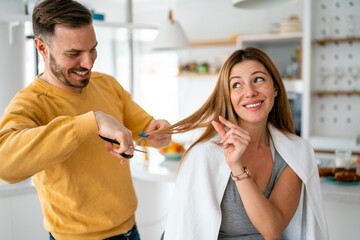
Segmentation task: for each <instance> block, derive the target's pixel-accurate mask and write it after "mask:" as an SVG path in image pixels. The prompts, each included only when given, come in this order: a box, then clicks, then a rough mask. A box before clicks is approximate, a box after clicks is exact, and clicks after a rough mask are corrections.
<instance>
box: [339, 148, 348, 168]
mask: <svg viewBox="0 0 360 240" xmlns="http://www.w3.org/2000/svg"><path fill="white" fill-rule="evenodd" d="M351 153H352V152H351V150H349V149H336V150H335V166H336V167H343V168H348V167H350V166H351V164H352V160H351Z"/></svg>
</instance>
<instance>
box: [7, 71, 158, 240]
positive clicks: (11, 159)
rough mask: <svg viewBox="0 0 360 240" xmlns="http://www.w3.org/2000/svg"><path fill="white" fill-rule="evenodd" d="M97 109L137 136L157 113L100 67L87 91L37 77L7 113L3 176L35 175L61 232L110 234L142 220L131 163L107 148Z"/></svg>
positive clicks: (50, 223)
mask: <svg viewBox="0 0 360 240" xmlns="http://www.w3.org/2000/svg"><path fill="white" fill-rule="evenodd" d="M93 111H103V112H105V113H107V114H110V115H112V116H113V117H115V118H116V119H117V120H118V121H120V122H121V123H122V124H124V126H126V127H127V128H128V129H130V130H131V131H132V133H133V137H134V138H136V136H137V134H138V133H140V132H143V131H145V130H146V129H147V127H148V125H149V123H150V121H151V120H152V119H153V118H152V117H151V116H149V115H148V114H147V113H146V112H145V111H144V110H142V109H141V108H140V107H139V106H138V105H137V104H136V103H135V102H133V101H132V100H131V96H130V94H129V93H128V92H126V91H125V90H124V89H123V88H122V87H121V86H120V84H118V82H117V81H116V80H115V79H114V78H112V77H111V76H108V75H105V74H100V73H96V72H93V73H92V75H91V79H90V83H89V84H88V86H87V87H85V88H84V89H83V90H82V92H81V93H80V94H78V93H72V92H68V91H64V90H62V89H59V88H56V87H54V86H52V85H49V84H48V83H46V82H44V81H42V80H41V79H39V78H38V77H37V78H36V79H35V80H34V82H33V83H32V84H30V85H29V86H28V87H26V88H25V89H23V90H21V91H20V92H19V93H18V94H17V95H16V96H15V97H14V99H13V100H12V101H11V103H10V104H9V106H8V107H7V109H6V110H5V113H4V116H3V117H2V118H1V120H0V178H1V179H3V180H5V181H7V182H9V183H16V182H19V181H22V180H25V179H27V178H29V177H31V176H32V178H33V181H34V183H35V186H36V188H37V190H38V194H39V198H40V202H41V206H42V211H43V214H44V218H45V222H44V224H45V228H46V229H47V230H48V231H50V232H52V233H53V235H54V237H55V238H56V239H60V240H61V239H81V240H85V239H103V238H106V237H110V236H113V235H117V234H121V233H125V232H127V231H128V230H130V229H131V227H132V226H133V225H134V223H135V217H134V213H135V209H136V207H137V199H136V194H135V191H134V187H133V183H132V179H131V174H130V167H129V163H128V162H127V163H126V164H124V165H121V164H120V163H119V159H118V158H115V157H114V156H112V155H111V154H110V153H108V152H107V151H106V149H105V145H104V141H103V140H102V139H100V138H99V136H98V127H97V124H96V120H95V117H94V113H93Z"/></svg>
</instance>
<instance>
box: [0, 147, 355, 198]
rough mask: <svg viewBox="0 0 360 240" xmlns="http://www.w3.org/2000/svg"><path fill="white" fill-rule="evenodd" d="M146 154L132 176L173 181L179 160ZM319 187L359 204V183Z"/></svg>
mask: <svg viewBox="0 0 360 240" xmlns="http://www.w3.org/2000/svg"><path fill="white" fill-rule="evenodd" d="M148 156H149V159H150V160H146V161H144V160H143V159H142V157H143V155H142V154H140V153H135V156H134V158H133V159H131V160H130V167H131V174H132V177H133V178H136V179H139V180H143V181H149V182H155V183H156V182H174V181H175V176H176V171H177V168H178V165H179V163H180V161H178V160H165V158H164V157H163V156H162V155H161V154H160V153H159V152H158V151H157V150H156V149H150V148H148ZM321 188H322V193H323V196H324V200H329V201H337V202H348V203H356V204H360V184H356V185H338V184H331V183H328V182H324V181H322V182H321ZM34 192H36V188H35V186H34V184H33V183H32V181H31V179H28V180H25V181H23V182H20V183H17V184H7V183H5V182H0V198H2V197H9V196H14V195H19V194H27V193H34Z"/></svg>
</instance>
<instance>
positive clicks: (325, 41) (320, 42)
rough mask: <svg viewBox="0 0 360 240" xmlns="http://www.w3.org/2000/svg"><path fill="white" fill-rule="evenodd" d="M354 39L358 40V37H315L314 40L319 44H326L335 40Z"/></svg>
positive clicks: (346, 40)
mask: <svg viewBox="0 0 360 240" xmlns="http://www.w3.org/2000/svg"><path fill="white" fill-rule="evenodd" d="M355 41H360V37H346V38H324V39H315V42H316V43H317V44H319V45H326V44H327V43H335V42H355Z"/></svg>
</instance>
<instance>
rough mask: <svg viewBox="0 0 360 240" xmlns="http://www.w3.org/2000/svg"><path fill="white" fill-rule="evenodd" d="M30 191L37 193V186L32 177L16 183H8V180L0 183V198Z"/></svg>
mask: <svg viewBox="0 0 360 240" xmlns="http://www.w3.org/2000/svg"><path fill="white" fill-rule="evenodd" d="M28 193H36V188H35V186H34V184H33V183H32V181H31V179H27V180H25V181H22V182H20V183H16V184H8V183H6V182H1V183H0V198H3V197H12V196H16V195H23V194H28Z"/></svg>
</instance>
